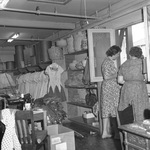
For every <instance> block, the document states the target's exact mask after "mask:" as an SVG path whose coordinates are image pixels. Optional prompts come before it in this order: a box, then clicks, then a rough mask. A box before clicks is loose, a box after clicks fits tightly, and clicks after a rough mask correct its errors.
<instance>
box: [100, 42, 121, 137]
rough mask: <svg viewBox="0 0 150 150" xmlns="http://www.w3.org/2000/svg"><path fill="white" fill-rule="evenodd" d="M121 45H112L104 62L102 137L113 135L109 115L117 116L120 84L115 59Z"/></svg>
mask: <svg viewBox="0 0 150 150" xmlns="http://www.w3.org/2000/svg"><path fill="white" fill-rule="evenodd" d="M120 52H121V49H120V47H118V46H116V45H114V46H112V47H110V48H109V49H108V50H107V52H106V55H107V57H106V58H105V60H104V61H103V63H102V67H101V69H102V75H103V82H102V88H101V107H102V120H103V133H102V138H109V137H111V134H110V121H109V117H110V116H112V117H115V116H116V113H115V108H116V107H117V106H118V102H119V94H120V86H119V85H118V84H117V68H116V66H115V63H114V61H115V60H116V59H117V58H118V57H119V55H120Z"/></svg>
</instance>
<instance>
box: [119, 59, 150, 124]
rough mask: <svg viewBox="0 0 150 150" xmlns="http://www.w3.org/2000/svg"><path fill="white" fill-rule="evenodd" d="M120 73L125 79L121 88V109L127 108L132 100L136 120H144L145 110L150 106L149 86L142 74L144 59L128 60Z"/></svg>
mask: <svg viewBox="0 0 150 150" xmlns="http://www.w3.org/2000/svg"><path fill="white" fill-rule="evenodd" d="M119 75H121V76H123V78H124V80H125V83H124V85H123V87H122V90H121V97H120V103H119V110H124V109H125V108H127V107H128V105H129V104H131V101H132V102H133V106H134V110H135V120H136V121H141V120H143V119H144V116H143V111H144V109H146V108H148V107H149V102H148V93H147V87H146V84H145V82H144V76H143V74H142V60H141V59H135V60H133V59H129V60H127V61H126V62H125V63H123V64H122V66H121V67H120V69H119Z"/></svg>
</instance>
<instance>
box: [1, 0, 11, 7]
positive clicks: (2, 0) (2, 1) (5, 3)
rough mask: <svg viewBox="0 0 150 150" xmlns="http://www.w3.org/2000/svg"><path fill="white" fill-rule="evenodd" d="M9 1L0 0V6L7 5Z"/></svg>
mask: <svg viewBox="0 0 150 150" xmlns="http://www.w3.org/2000/svg"><path fill="white" fill-rule="evenodd" d="M8 2H9V0H0V8H4V7H6V5H7V3H8Z"/></svg>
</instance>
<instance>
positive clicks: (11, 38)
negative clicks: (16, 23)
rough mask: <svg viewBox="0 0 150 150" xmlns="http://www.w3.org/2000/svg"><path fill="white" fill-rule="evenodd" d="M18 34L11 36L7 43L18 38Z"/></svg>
mask: <svg viewBox="0 0 150 150" xmlns="http://www.w3.org/2000/svg"><path fill="white" fill-rule="evenodd" d="M19 35H20V34H19V33H15V34H13V35H12V36H11V37H10V38H9V39H8V40H7V42H9V43H10V42H12V41H13V40H14V39H16V38H18V37H19Z"/></svg>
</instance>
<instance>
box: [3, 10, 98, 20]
mask: <svg viewBox="0 0 150 150" xmlns="http://www.w3.org/2000/svg"><path fill="white" fill-rule="evenodd" d="M1 11H9V12H18V13H28V14H35V15H45V16H55V17H66V18H77V19H91V20H98V17H93V16H81V15H72V14H63V13H53V12H43V11H40V10H39V9H38V10H36V11H32V10H23V9H13V8H1Z"/></svg>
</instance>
